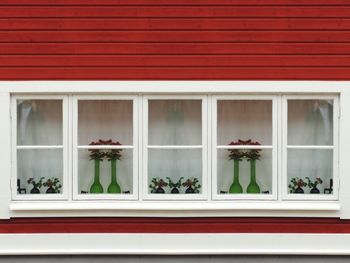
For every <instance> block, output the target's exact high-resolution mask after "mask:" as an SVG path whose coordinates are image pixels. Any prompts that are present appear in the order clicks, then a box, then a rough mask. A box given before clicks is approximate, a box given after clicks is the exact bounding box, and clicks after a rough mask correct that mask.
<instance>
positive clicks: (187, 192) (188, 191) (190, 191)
mask: <svg viewBox="0 0 350 263" xmlns="http://www.w3.org/2000/svg"><path fill="white" fill-rule="evenodd" d="M185 193H186V194H194V193H195V192H194V190H193V188H192V187H188V188H187V189H186V191H185Z"/></svg>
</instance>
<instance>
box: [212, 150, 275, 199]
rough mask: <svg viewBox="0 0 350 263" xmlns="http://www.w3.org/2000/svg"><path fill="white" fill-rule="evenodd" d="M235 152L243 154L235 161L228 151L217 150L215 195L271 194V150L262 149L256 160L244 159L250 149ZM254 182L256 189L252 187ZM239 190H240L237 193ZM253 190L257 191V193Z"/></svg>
mask: <svg viewBox="0 0 350 263" xmlns="http://www.w3.org/2000/svg"><path fill="white" fill-rule="evenodd" d="M236 151H239V152H242V153H243V154H242V155H241V157H240V158H239V159H237V160H236V159H232V156H231V157H230V151H229V150H227V149H219V150H218V160H217V174H218V177H217V180H218V181H217V187H218V189H217V193H218V194H247V193H248V194H253V193H254V194H256V193H261V194H272V150H270V149H263V150H261V151H259V154H260V158H259V159H256V160H251V159H250V158H247V157H246V154H245V153H250V152H251V151H252V149H249V150H247V149H242V150H236ZM254 166H255V167H254ZM254 171H255V174H254ZM254 177H255V178H254ZM254 181H255V182H256V184H257V185H258V188H256V187H255V186H254V184H253V183H254ZM238 185H240V187H238ZM253 186H254V187H253ZM253 188H254V189H253ZM239 189H241V190H240V191H239ZM255 189H259V191H256V190H255Z"/></svg>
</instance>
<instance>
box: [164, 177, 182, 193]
mask: <svg viewBox="0 0 350 263" xmlns="http://www.w3.org/2000/svg"><path fill="white" fill-rule="evenodd" d="M167 179H168V185H169V187H170V188H171V191H170V193H172V194H178V193H180V191H179V188H180V187H181V186H182V180H183V179H184V178H183V177H180V179H179V180H178V181H177V182H176V183H175V182H173V181H172V180H171V178H170V177H167Z"/></svg>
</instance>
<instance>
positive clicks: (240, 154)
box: [228, 139, 261, 161]
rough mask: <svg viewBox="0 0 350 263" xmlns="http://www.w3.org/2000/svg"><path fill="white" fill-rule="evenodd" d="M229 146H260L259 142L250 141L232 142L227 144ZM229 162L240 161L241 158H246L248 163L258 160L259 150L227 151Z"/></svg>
mask: <svg viewBox="0 0 350 263" xmlns="http://www.w3.org/2000/svg"><path fill="white" fill-rule="evenodd" d="M229 145H230V146H235V145H261V144H260V143H259V142H254V141H252V140H251V139H249V140H246V141H244V140H241V139H239V140H238V141H235V142H234V141H233V142H230V143H229ZM228 151H229V157H230V160H239V161H242V158H247V159H248V161H251V160H259V159H260V157H261V149H228Z"/></svg>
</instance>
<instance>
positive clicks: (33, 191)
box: [30, 186, 40, 194]
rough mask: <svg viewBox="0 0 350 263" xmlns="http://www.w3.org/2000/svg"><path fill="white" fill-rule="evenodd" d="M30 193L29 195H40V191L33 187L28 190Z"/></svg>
mask: <svg viewBox="0 0 350 263" xmlns="http://www.w3.org/2000/svg"><path fill="white" fill-rule="evenodd" d="M30 193H31V194H40V190H39V189H38V188H37V187H36V186H33V189H32V190H30Z"/></svg>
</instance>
